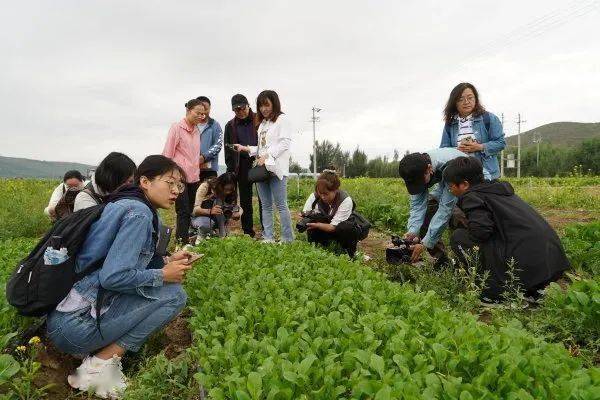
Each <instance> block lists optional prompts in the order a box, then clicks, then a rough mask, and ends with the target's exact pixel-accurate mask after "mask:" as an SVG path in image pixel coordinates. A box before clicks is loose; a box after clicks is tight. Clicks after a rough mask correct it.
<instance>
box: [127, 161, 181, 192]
mask: <svg viewBox="0 0 600 400" xmlns="http://www.w3.org/2000/svg"><path fill="white" fill-rule="evenodd" d="M171 171H179V174H180V175H181V181H182V182H185V181H186V176H185V172H184V171H183V169H182V168H181V167H180V166H179V165H177V163H176V162H175V161H173V160H171V159H170V158H168V157H165V156H163V155H161V154H153V155H151V156H148V157H146V158H144V161H142V163H141V164H140V165H139V167H138V168H137V171H136V173H135V183H136V184H137V185H139V183H140V178H141V177H142V176H145V177H146V178H148V179H150V180H152V179H154V178H156V177H157V176H161V175H164V174H166V173H167V172H171Z"/></svg>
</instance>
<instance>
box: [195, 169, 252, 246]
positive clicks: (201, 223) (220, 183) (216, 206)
mask: <svg viewBox="0 0 600 400" xmlns="http://www.w3.org/2000/svg"><path fill="white" fill-rule="evenodd" d="M242 212H243V210H242V209H241V208H240V207H239V206H238V205H237V181H236V177H235V174H234V173H233V172H226V173H224V174H222V175H220V176H219V177H218V178H211V179H208V180H206V181H204V182H202V184H200V187H199V188H198V191H197V192H196V201H195V203H194V210H193V212H192V216H193V217H192V227H193V228H196V229H197V230H198V231H197V236H196V244H198V242H199V241H201V240H202V239H203V238H205V237H206V236H207V235H211V234H212V233H213V232H214V230H215V229H218V232H219V237H225V236H227V233H228V229H227V225H228V224H229V221H230V220H231V219H234V220H238V219H240V217H241V216H242Z"/></svg>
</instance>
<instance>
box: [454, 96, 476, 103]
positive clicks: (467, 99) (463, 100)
mask: <svg viewBox="0 0 600 400" xmlns="http://www.w3.org/2000/svg"><path fill="white" fill-rule="evenodd" d="M474 101H475V97H473V96H469V97H461V98H460V99H458V102H459V103H473V102H474Z"/></svg>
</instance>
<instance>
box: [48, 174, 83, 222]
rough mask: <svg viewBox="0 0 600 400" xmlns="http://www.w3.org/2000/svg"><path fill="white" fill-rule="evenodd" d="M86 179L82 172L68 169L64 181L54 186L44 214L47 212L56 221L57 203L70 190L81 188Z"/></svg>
mask: <svg viewBox="0 0 600 400" xmlns="http://www.w3.org/2000/svg"><path fill="white" fill-rule="evenodd" d="M84 181H85V179H84V178H83V175H81V172H79V171H76V170H72V171H67V172H66V173H65V175H64V177H63V181H62V182H61V183H60V184H59V185H58V186H57V187H55V188H54V190H53V191H52V195H51V196H50V201H49V202H48V205H47V206H46V208H44V214H46V215H47V216H48V217H50V219H51V220H52V221H56V219H57V218H56V217H57V216H56V211H55V209H56V205H57V204H58V202H59V201H60V199H62V197H63V196H64V195H65V193H67V191H69V190H81V188H83V185H84Z"/></svg>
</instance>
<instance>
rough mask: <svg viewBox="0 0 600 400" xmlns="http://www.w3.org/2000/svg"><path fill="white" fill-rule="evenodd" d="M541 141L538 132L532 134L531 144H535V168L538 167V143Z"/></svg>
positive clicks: (540, 135)
mask: <svg viewBox="0 0 600 400" xmlns="http://www.w3.org/2000/svg"><path fill="white" fill-rule="evenodd" d="M541 141H542V134H541V133H539V132H534V133H533V143H535V144H537V154H536V156H535V166H536V167H538V168H539V166H540V142H541Z"/></svg>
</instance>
